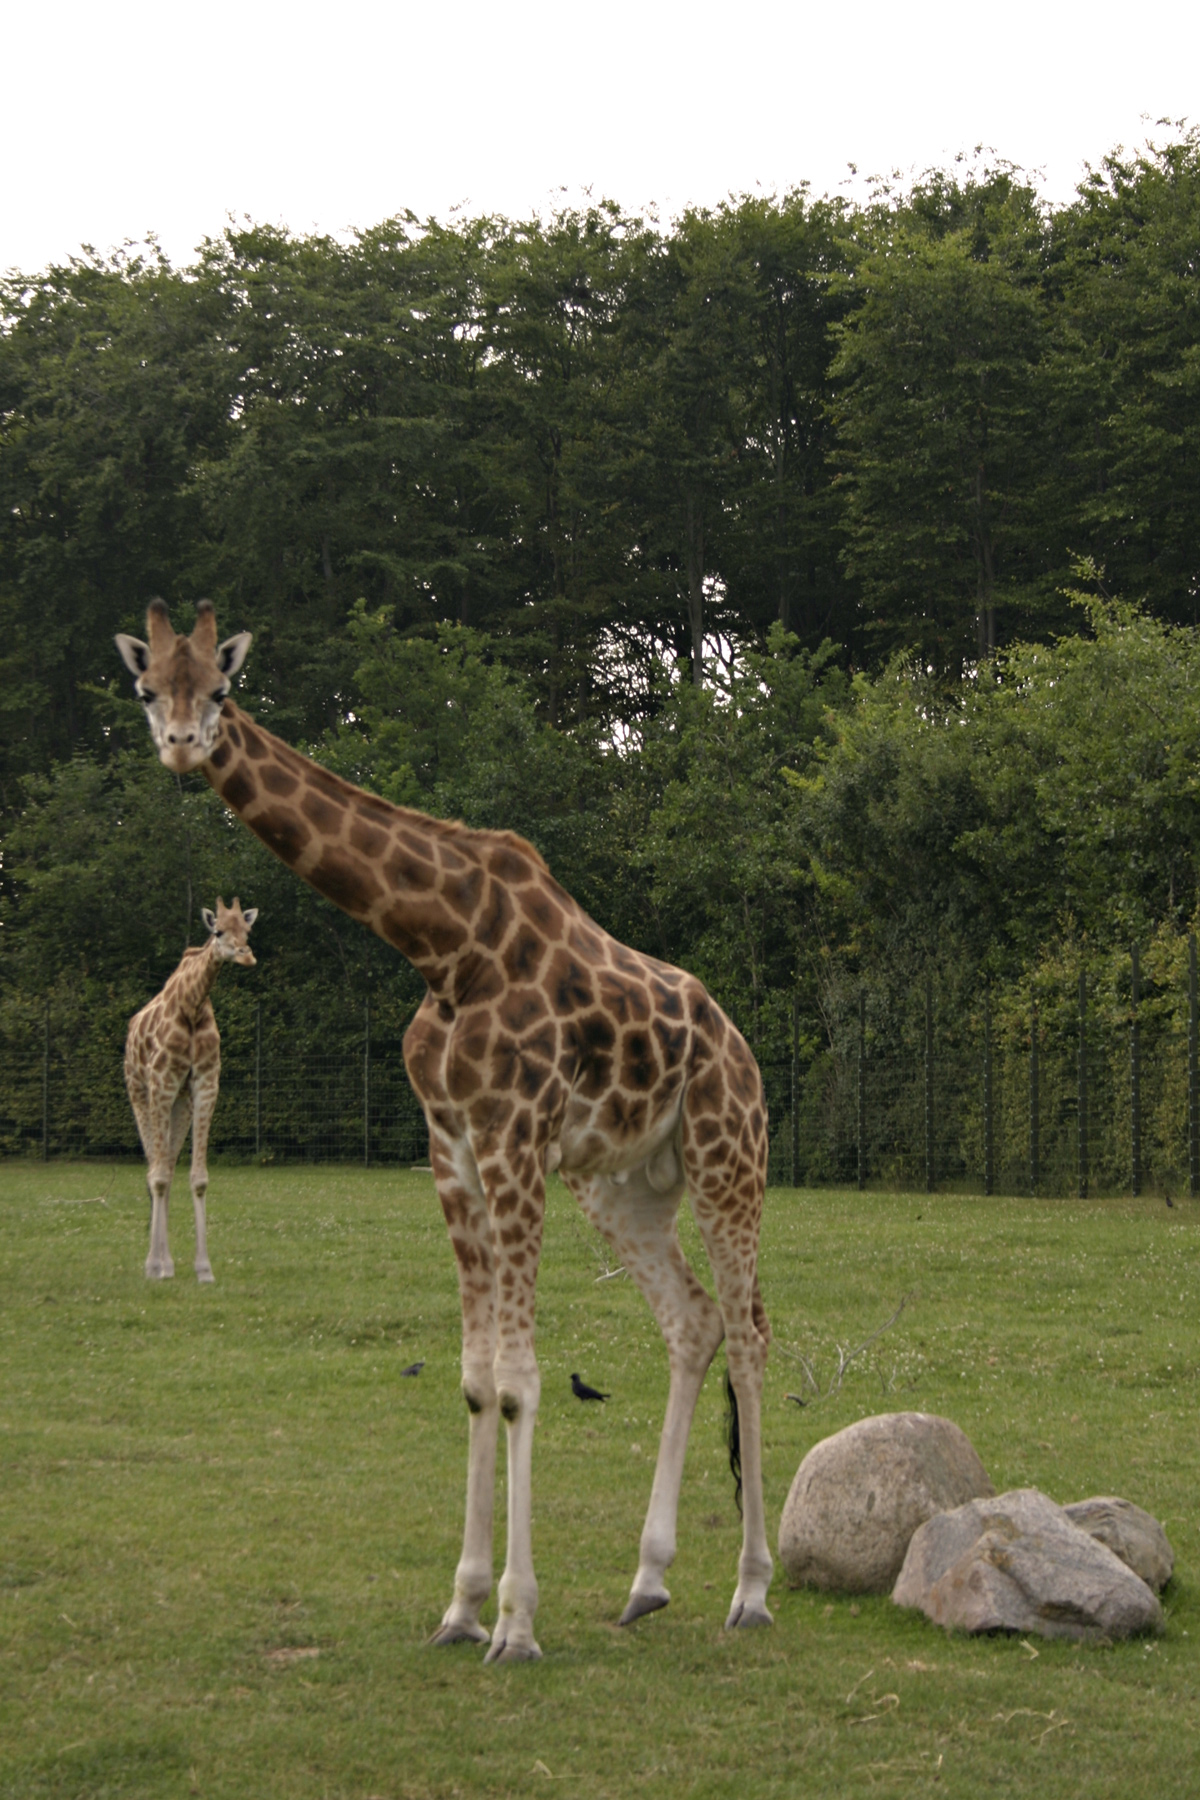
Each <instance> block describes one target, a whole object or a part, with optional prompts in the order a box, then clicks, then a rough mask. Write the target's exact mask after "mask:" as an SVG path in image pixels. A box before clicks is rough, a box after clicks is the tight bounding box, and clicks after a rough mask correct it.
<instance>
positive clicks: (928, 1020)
mask: <svg viewBox="0 0 1200 1800" xmlns="http://www.w3.org/2000/svg"><path fill="white" fill-rule="evenodd" d="M933 1174H934V1168H933V977H932V976H931V975H926V977H925V1192H926V1193H927V1194H932V1192H933Z"/></svg>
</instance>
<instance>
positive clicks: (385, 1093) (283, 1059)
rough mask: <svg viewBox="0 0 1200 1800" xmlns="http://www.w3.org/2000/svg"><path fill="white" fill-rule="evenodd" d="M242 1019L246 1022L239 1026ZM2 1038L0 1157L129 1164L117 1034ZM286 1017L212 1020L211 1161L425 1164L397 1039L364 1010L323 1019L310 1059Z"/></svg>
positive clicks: (116, 1029) (61, 1029)
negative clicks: (107, 1159)
mask: <svg viewBox="0 0 1200 1800" xmlns="http://www.w3.org/2000/svg"><path fill="white" fill-rule="evenodd" d="M247 1013H248V1016H247ZM24 1027H25V1028H24V1030H21V1029H20V1028H19V1027H18V1028H17V1029H13V1027H12V1025H10V1026H9V1028H8V1030H7V1031H6V1032H5V1033H4V1035H3V1037H2V1038H0V1154H2V1155H9V1156H12V1155H18V1156H19V1155H25V1156H30V1155H33V1156H42V1157H46V1158H49V1157H55V1156H138V1155H140V1154H141V1146H140V1143H139V1141H138V1134H137V1127H136V1125H135V1124H134V1120H133V1114H132V1112H131V1110H130V1106H129V1101H128V1098H127V1096H126V1093H125V1084H124V1075H123V1055H124V1027H123V1025H122V1024H120V1022H119V1021H117V1020H112V1021H101V1022H100V1024H99V1025H98V1026H96V1027H94V1028H93V1029H91V1030H88V1031H86V1032H84V1031H72V1030H70V1029H69V1028H68V1026H67V1025H65V1024H64V1021H63V1019H62V1014H61V1009H59V1012H58V1014H57V1015H52V1014H51V1013H50V1011H49V1010H48V1009H47V1010H45V1011H44V1012H43V1016H42V1018H41V1020H40V1021H38V1020H37V1019H36V1018H34V1017H32V1016H31V1017H28V1018H27V1019H26V1020H25V1021H24ZM298 1037H299V1034H297V1033H296V1032H295V1031H293V1030H289V1020H288V1018H287V1016H286V1014H283V1015H279V1016H275V1017H272V1015H271V1014H270V1013H268V1012H266V1011H265V1009H264V1008H263V1007H262V1006H261V1005H259V1006H257V1007H254V1008H252V1009H243V1011H242V1014H241V1016H240V1017H239V1016H237V1015H235V1017H234V1020H233V1023H232V1025H231V1024H229V1023H227V1022H226V1020H225V1019H224V1018H223V1019H222V1031H221V1092H220V1098H219V1099H218V1102H217V1108H216V1112H215V1114H214V1116H213V1124H212V1131H211V1134H210V1138H209V1152H210V1155H212V1156H228V1157H235V1158H239V1159H242V1160H252V1161H260V1162H275V1161H303V1162H360V1163H367V1164H370V1163H405V1164H413V1163H423V1162H426V1161H428V1156H429V1134H428V1131H427V1129H426V1125H425V1115H424V1114H423V1112H422V1111H421V1107H420V1104H419V1102H418V1100H417V1098H416V1096H415V1094H414V1093H413V1091H412V1089H411V1087H410V1086H409V1084H408V1078H407V1076H406V1074H405V1071H404V1062H403V1057H402V1054H401V1048H400V1036H399V1035H395V1034H393V1033H390V1032H388V1031H385V1030H384V1031H381V1030H379V1029H378V1028H373V1026H372V1021H371V1016H370V1010H369V1008H364V1009H363V1010H362V1011H358V1010H347V1012H346V1013H345V1014H344V1015H341V1016H334V1017H330V1018H329V1019H328V1020H327V1021H326V1022H325V1026H324V1028H323V1030H322V1032H321V1034H320V1047H319V1048H314V1047H312V1046H311V1045H310V1044H308V1043H306V1042H302V1041H298Z"/></svg>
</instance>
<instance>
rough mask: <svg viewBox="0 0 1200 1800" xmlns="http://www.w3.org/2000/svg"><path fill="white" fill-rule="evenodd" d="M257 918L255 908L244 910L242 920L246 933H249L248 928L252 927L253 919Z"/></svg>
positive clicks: (250, 907) (249, 907) (256, 909)
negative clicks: (244, 923)
mask: <svg viewBox="0 0 1200 1800" xmlns="http://www.w3.org/2000/svg"><path fill="white" fill-rule="evenodd" d="M257 917H258V908H257V906H248V907H247V908H246V910H245V912H244V913H243V914H242V918H243V919H244V920H245V922H246V930H247V931H249V929H250V927H251V926H252V925H253V923H254V921H255V919H257Z"/></svg>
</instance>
